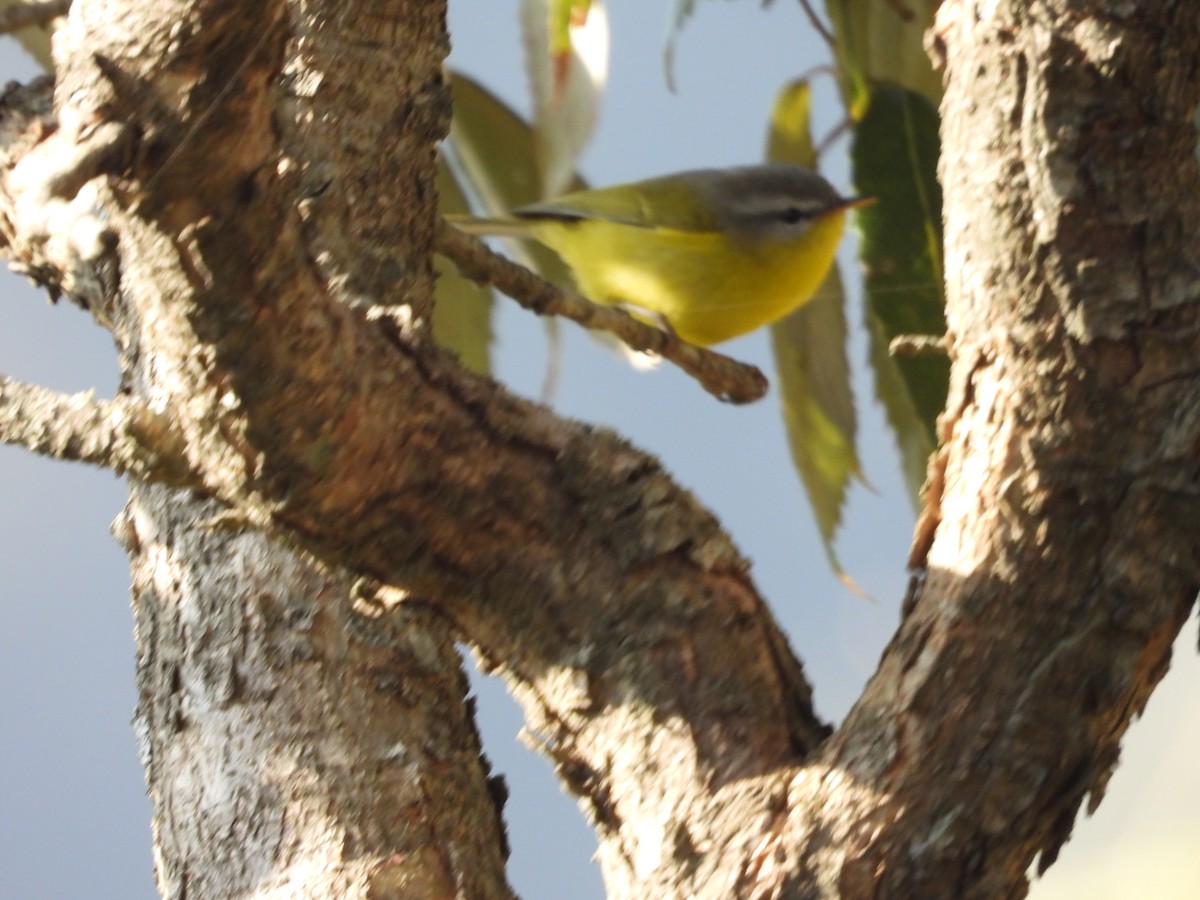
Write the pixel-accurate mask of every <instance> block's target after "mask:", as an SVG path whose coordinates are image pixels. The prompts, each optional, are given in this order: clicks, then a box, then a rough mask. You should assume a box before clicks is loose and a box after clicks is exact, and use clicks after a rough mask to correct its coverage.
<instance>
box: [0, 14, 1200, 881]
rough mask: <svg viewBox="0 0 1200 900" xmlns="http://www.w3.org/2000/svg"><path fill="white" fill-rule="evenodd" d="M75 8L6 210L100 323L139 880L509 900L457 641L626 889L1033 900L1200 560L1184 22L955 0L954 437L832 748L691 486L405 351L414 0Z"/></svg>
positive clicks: (951, 17)
mask: <svg viewBox="0 0 1200 900" xmlns="http://www.w3.org/2000/svg"><path fill="white" fill-rule="evenodd" d="M70 21H71V24H70V26H69V28H68V30H67V32H66V33H65V34H64V35H63V36H62V41H61V43H60V44H59V45H58V47H57V61H58V67H59V81H58V84H57V86H56V89H55V100H56V113H57V129H54V128H49V127H46V124H47V123H48V122H50V117H49V116H48V114H47V111H46V109H45V108H44V102H45V99H46V98H45V90H44V89H42V90H41V92H40V93H39V90H38V89H32V90H29V91H18V92H15V93H11V94H10V95H9V96H8V97H7V98H6V99H7V102H8V109H7V111H6V118H5V120H4V124H5V130H4V131H3V133H0V140H2V142H3V151H4V153H5V167H4V168H5V171H6V172H7V173H8V177H7V178H6V180H5V182H4V184H3V189H2V190H0V206H2V211H3V213H4V217H3V220H4V223H5V226H4V230H5V236H6V238H7V242H8V248H7V250H8V253H9V255H10V257H12V258H14V259H16V260H18V261H20V262H21V263H22V264H23V265H25V266H26V267H27V269H28V270H29V271H31V272H33V273H35V274H36V275H37V277H39V278H41V279H43V280H45V281H47V282H48V283H49V284H50V285H51V286H52V287H54V288H56V289H63V290H66V291H68V292H69V293H70V294H72V295H73V296H75V297H76V298H78V299H80V300H81V301H83V302H86V303H87V304H89V306H90V307H91V308H92V309H93V310H94V311H95V313H96V315H97V317H98V318H99V319H100V320H101V321H102V322H104V323H106V324H107V325H108V326H109V327H111V328H112V330H113V333H114V335H115V336H116V338H117V340H118V343H119V345H120V347H121V350H122V355H123V356H122V358H123V363H124V365H125V370H126V383H127V385H128V390H129V398H128V405H129V407H130V408H133V409H134V412H133V413H130V416H129V418H128V419H123V418H121V417H120V416H116V415H114V416H113V417H112V420H111V422H110V424H109V426H108V427H111V428H112V429H114V431H115V432H118V434H117V437H119V438H121V440H123V441H124V442H125V443H121V441H116V442H115V443H114V445H113V448H110V451H111V454H112V458H111V459H110V460H109V462H108V464H110V465H113V466H114V467H116V468H119V469H123V468H127V467H130V466H131V467H132V469H133V471H134V472H135V473H136V474H138V475H139V476H140V480H139V481H137V482H135V484H134V487H133V489H132V496H131V500H130V504H129V507H128V509H127V511H126V514H125V516H124V517H123V519H122V522H121V523H120V527H119V529H118V537H119V538H120V539H121V540H122V541H123V543H124V545H125V546H126V547H127V549H128V550H129V552H130V556H131V560H132V568H133V581H134V599H135V615H136V622H137V638H138V685H139V690H140V702H139V713H138V725H139V729H140V734H139V739H140V741H141V743H142V746H143V748H144V751H145V752H144V757H145V762H146V766H147V775H148V779H149V783H150V790H151V796H152V798H153V800H154V810H155V858H156V862H157V867H158V877H159V883H160V886H161V888H162V890H163V893H164V894H165V895H166V896H170V897H180V898H182V897H190V898H194V897H222V896H243V895H250V894H254V895H256V896H258V895H264V896H266V895H271V896H312V897H354V896H370V897H450V896H456V895H457V896H463V897H471V898H476V897H494V896H506V895H508V894H509V893H510V891H509V888H508V887H507V885H506V882H505V878H504V872H503V857H504V850H503V842H504V838H503V834H502V827H501V826H500V824H499V821H500V820H499V817H498V815H497V805H498V799H497V798H498V792H497V791H496V790H494V787H495V786H494V784H490V783H489V781H488V773H487V767H486V763H485V762H484V761H483V760H482V759H481V757H480V754H479V747H478V738H477V736H476V733H475V729H474V723H473V720H472V717H471V711H470V707H469V704H468V703H467V701H466V699H465V691H466V686H465V679H464V677H463V674H462V671H461V665H460V661H459V659H458V657H457V655H456V652H455V650H454V647H453V644H452V639H453V638H454V637H462V638H464V639H466V640H468V641H470V642H472V643H473V644H475V645H476V646H477V647H478V648H479V650H480V652H481V654H482V655H483V656H484V658H485V659H487V660H488V661H489V662H490V663H491V664H492V665H494V666H495V667H496V668H497V669H498V670H499V671H500V672H501V673H502V674H503V675H504V676H505V677H506V678H507V679H508V681H509V683H510V685H511V687H512V689H513V692H514V694H515V695H516V696H517V698H518V699H519V700H520V702H521V703H522V704H523V705H524V706H525V709H526V713H527V717H528V720H529V724H530V727H531V730H532V731H533V732H534V733H536V734H537V735H539V736H540V738H541V739H542V740H543V741H544V749H545V751H546V753H547V755H548V756H549V757H551V759H552V760H553V762H554V764H555V765H556V766H557V769H558V771H559V773H560V774H561V775H562V777H563V779H564V781H565V782H566V783H567V785H568V786H569V787H570V788H571V789H572V790H574V791H575V792H577V793H578V794H579V795H581V796H582V797H584V798H585V799H586V800H587V801H588V805H589V808H590V810H591V812H592V816H591V818H592V820H593V823H594V825H595V827H596V829H597V832H598V834H599V839H600V858H601V861H602V864H603V867H604V874H605V878H606V880H607V883H608V887H609V891H610V893H611V894H612V896H614V897H628V898H644V897H655V898H667V897H711V898H725V897H736V896H744V897H782V896H787V897H801V896H802V897H810V896H811V897H818V896H826V897H834V896H848V897H997V896H1017V895H1021V894H1023V893H1024V891H1025V890H1026V887H1027V884H1026V880H1025V872H1026V871H1027V869H1028V866H1029V865H1030V863H1031V861H1032V860H1033V859H1034V857H1035V855H1036V854H1038V853H1039V852H1040V853H1042V854H1043V855H1042V861H1043V864H1045V863H1046V862H1048V861H1049V860H1052V859H1053V857H1054V855H1055V853H1056V852H1057V850H1058V848H1059V846H1060V845H1061V843H1062V841H1063V840H1065V839H1066V837H1067V836H1068V835H1069V832H1070V828H1071V823H1072V822H1073V820H1074V817H1075V815H1076V814H1077V812H1078V810H1079V807H1080V805H1081V803H1082V802H1083V800H1084V798H1085V797H1087V796H1088V795H1090V796H1091V797H1092V802H1093V803H1095V802H1097V801H1098V798H1099V796H1100V795H1101V794H1102V792H1103V788H1104V785H1105V783H1106V781H1107V778H1108V777H1109V775H1110V774H1111V772H1112V768H1113V766H1114V765H1115V762H1116V759H1117V752H1118V741H1119V739H1120V737H1121V735H1122V733H1123V731H1124V729H1125V727H1126V726H1127V725H1128V723H1129V721H1130V719H1131V718H1132V717H1133V716H1134V715H1135V714H1136V713H1137V712H1138V711H1139V710H1140V709H1141V708H1142V706H1143V704H1144V703H1145V700H1146V698H1147V696H1148V694H1149V692H1150V690H1151V689H1152V688H1153V686H1154V684H1155V683H1156V682H1157V680H1158V679H1159V678H1160V677H1161V676H1162V674H1163V673H1164V671H1165V670H1166V667H1167V663H1168V659H1169V653H1170V647H1171V643H1172V640H1173V638H1174V637H1175V635H1176V633H1177V632H1178V630H1179V628H1180V627H1181V625H1182V623H1183V621H1184V620H1185V618H1186V616H1187V613H1188V610H1189V609H1190V607H1191V604H1192V602H1193V600H1194V598H1195V595H1196V591H1197V587H1198V585H1200V553H1198V547H1197V539H1198V535H1197V529H1196V527H1195V523H1196V522H1197V521H1200V503H1198V498H1197V493H1198V490H1200V488H1198V475H1200V383H1198V382H1200V375H1198V374H1197V373H1198V371H1200V367H1198V366H1197V365H1196V360H1197V359H1200V321H1198V312H1200V258H1198V254H1200V251H1198V250H1197V247H1200V241H1198V238H1200V234H1198V228H1197V226H1198V221H1200V220H1198V216H1197V203H1198V200H1200V191H1198V190H1197V188H1198V187H1200V182H1198V179H1197V168H1196V162H1195V158H1194V156H1193V150H1194V144H1195V137H1196V133H1195V127H1194V125H1193V124H1192V115H1193V113H1194V111H1195V107H1196V104H1197V101H1198V99H1200V72H1198V68H1197V67H1198V60H1200V8H1198V7H1197V6H1196V5H1195V4H1194V3H1192V2H1190V0H1178V2H1165V0H1159V2H1152V3H1142V4H1136V5H1134V4H1129V3H1124V2H1122V3H1118V2H1116V0H1109V2H1102V0H1096V2H1090V3H1089V2H1062V3H1057V4H1026V3H1021V2H1016V0H999V2H991V3H969V2H964V3H947V4H946V5H945V6H944V7H943V9H942V10H941V13H940V15H939V20H938V26H937V34H936V37H935V41H934V43H935V45H936V46H937V49H938V50H939V51H940V52H942V53H944V55H945V59H946V77H947V91H946V95H945V102H944V104H943V120H944V129H943V131H944V135H943V137H944V140H943V153H944V158H943V163H942V168H941V173H942V179H943V183H944V187H945V197H946V273H947V280H948V285H949V300H950V308H949V321H950V337H951V339H952V354H953V358H954V368H953V383H952V389H951V396H950V401H949V407H948V410H947V412H946V414H945V416H944V418H943V421H942V426H941V427H942V437H943V441H944V447H943V448H942V450H941V451H940V453H939V455H938V457H937V459H936V460H935V462H934V464H933V466H932V468H931V471H932V472H933V477H932V479H931V484H930V495H929V509H928V511H927V514H926V517H925V518H924V520H923V522H922V524H921V526H920V528H919V531H918V537H917V541H916V545H915V548H914V564H915V566H916V567H917V568H918V572H919V574H920V576H921V577H920V578H919V579H918V580H917V581H915V582H914V584H915V588H914V591H913V593H912V596H910V598H909V603H908V604H907V605H906V609H905V615H904V620H903V623H902V625H901V628H900V630H899V631H898V633H897V635H896V637H895V638H894V639H893V641H892V643H891V644H890V646H889V647H888V648H887V650H886V652H885V654H884V657H883V659H882V661H881V663H880V668H879V671H878V672H877V674H876V676H875V677H874V678H873V679H872V681H871V683H870V684H869V685H868V687H867V689H866V691H865V692H864V695H863V697H862V698H861V700H860V701H859V703H858V704H857V705H856V706H855V707H854V709H853V711H852V712H851V714H850V715H849V717H848V718H847V720H846V722H845V723H843V725H842V726H841V728H839V729H838V730H837V731H836V732H835V733H833V734H832V736H830V735H829V732H828V729H827V728H826V727H825V726H824V725H823V724H822V723H821V722H820V721H819V720H817V718H816V717H815V715H814V714H813V711H812V707H811V702H810V691H809V687H808V685H807V683H806V681H805V679H804V676H803V672H802V670H801V668H800V665H799V663H798V662H796V660H795V659H794V658H793V656H792V655H791V652H790V650H789V649H788V647H787V645H786V642H785V641H784V639H783V638H782V636H781V634H780V633H779V631H778V628H777V627H776V625H775V624H774V622H773V620H772V618H771V616H770V614H769V612H768V611H767V609H766V607H765V606H764V605H763V603H762V601H761V600H760V598H759V597H758V595H757V593H756V592H755V589H754V586H753V584H752V583H751V581H750V579H749V577H748V575H747V573H746V566H745V563H744V562H743V560H742V559H741V557H740V556H739V555H738V553H737V552H736V550H735V549H734V548H733V547H732V546H731V545H730V543H729V541H728V539H727V538H726V537H725V536H724V535H723V533H722V532H721V531H720V530H719V528H718V527H717V526H716V523H715V522H714V521H713V520H712V518H711V516H710V515H708V514H707V513H706V512H705V511H704V510H703V509H702V508H700V507H699V506H698V505H697V504H696V503H695V501H694V500H693V498H691V497H690V496H689V495H688V494H687V493H686V492H684V491H682V490H680V489H679V488H678V487H676V486H675V485H674V484H673V483H672V482H671V481H670V480H669V478H667V476H666V475H665V474H664V473H663V472H662V471H661V470H660V469H659V467H658V465H657V463H655V462H654V461H653V460H652V459H649V458H647V457H645V456H643V455H641V454H639V453H638V452H636V451H635V450H633V449H631V448H629V447H628V446H626V445H625V444H623V443H621V442H620V441H619V440H617V439H615V438H613V437H612V436H611V435H609V434H607V433H605V432H602V431H597V430H592V429H588V428H586V427H583V426H579V425H577V424H573V423H569V422H564V421H561V420H558V419H555V418H554V417H552V416H550V415H548V414H547V413H546V412H545V411H544V410H541V409H539V408H536V407H533V406H530V405H528V404H524V403H522V402H521V401H519V400H515V399H513V398H511V397H509V396H507V395H506V394H505V393H504V392H503V391H502V390H501V389H499V388H497V387H496V386H494V385H491V384H489V383H487V382H484V381H482V380H479V379H476V378H474V377H473V376H471V375H469V374H467V373H465V372H463V371H462V370H461V369H459V368H458V367H457V366H456V365H455V363H454V362H453V360H450V359H448V358H446V357H445V356H444V355H442V354H441V353H440V352H439V351H438V350H437V349H436V348H434V347H432V346H431V345H430V343H429V341H428V338H427V329H425V328H424V327H423V324H422V322H423V319H424V317H425V315H426V313H427V311H428V308H429V304H430V302H431V293H432V292H431V284H432V281H431V269H430V252H431V246H432V235H433V223H434V206H435V197H434V191H433V188H432V185H433V180H434V168H433V145H434V142H435V141H436V140H437V139H438V138H439V137H440V136H441V135H442V134H443V132H444V130H445V127H446V124H447V119H448V111H449V108H448V97H447V94H446V91H445V88H444V86H443V84H442V80H441V73H440V67H441V64H442V60H443V57H444V55H445V51H446V35H445V32H444V4H442V3H437V2H423V0H377V2H374V3H371V2H367V3H351V4H347V3H320V2H315V0H313V2H300V0H296V2H292V3H286V2H284V0H273V2H265V3H264V2H254V3H246V2H235V0H206V2H204V0H202V2H183V0H179V2H158V3H154V4H145V3H136V2H118V0H110V2H105V3H100V2H83V0H80V2H77V3H76V5H75V8H74V9H73V10H72V12H71V20H70ZM39 102H41V103H42V104H43V106H42V107H41V108H39V105H38V104H39ZM14 166H15V168H14ZM97 211H102V215H98V214H97ZM366 304H383V305H385V306H387V307H389V308H388V309H387V310H386V311H385V314H384V315H382V316H378V315H372V316H367V315H366V314H365V312H364V308H363V307H364V306H365V305H366ZM6 403H7V398H6V395H5V394H4V393H3V392H2V391H0V408H4V409H5V410H6V409H7V407H6ZM120 408H121V409H125V408H126V407H120ZM31 409H32V407H31ZM26 413H28V411H26ZM26 413H22V415H26ZM35 414H36V410H35V411H34V412H33V413H28V415H26V417H27V418H32V417H33V416H34V415H35ZM47 418H49V417H47ZM101 424H103V423H101ZM0 426H4V427H5V429H6V432H5V433H6V435H8V436H9V439H16V438H14V437H13V435H14V434H15V433H16V432H15V431H12V430H10V429H9V427H8V425H7V423H6V422H5V421H4V420H3V419H0ZM52 426H53V427H57V428H60V429H64V430H65V429H68V428H70V427H74V425H73V423H72V421H70V420H68V419H63V420H62V421H60V422H58V423H57V425H55V423H52V422H48V423H47V428H51V429H52ZM93 427H95V428H99V427H100V425H98V424H95V423H93ZM24 442H25V443H27V444H28V445H30V446H34V445H37V446H41V445H40V444H38V443H37V441H35V440H34V439H33V438H26V439H24ZM44 443H46V444H47V445H53V446H57V447H59V451H58V452H60V453H62V454H63V455H74V456H76V457H79V458H88V459H93V460H94V461H104V457H105V452H106V451H104V450H103V448H101V449H97V446H96V445H91V444H89V445H86V446H82V448H81V445H80V444H78V443H75V444H71V443H70V442H58V443H56V442H54V441H44ZM63 447H65V448H66V449H65V450H64V449H62V448H63ZM114 448H115V449H114ZM122 448H124V449H122ZM130 448H133V449H132V450H131V449H130ZM138 448H141V449H140V450H139V449H138ZM126 450H128V451H129V452H130V453H131V454H132V455H131V456H129V457H128V458H126V457H125V456H121V457H120V459H121V460H124V461H122V462H117V461H115V460H116V459H117V456H118V455H119V454H118V451H121V452H125V451H126ZM139 454H140V455H139ZM130 459H132V460H133V462H132V463H131V462H129V460H130ZM348 572H352V573H355V574H354V575H349V574H346V573H348ZM489 787H491V788H493V789H492V790H489Z"/></svg>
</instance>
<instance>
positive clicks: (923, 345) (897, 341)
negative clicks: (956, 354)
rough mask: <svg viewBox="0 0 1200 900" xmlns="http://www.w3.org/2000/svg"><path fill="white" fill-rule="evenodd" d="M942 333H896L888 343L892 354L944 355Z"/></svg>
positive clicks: (944, 347)
mask: <svg viewBox="0 0 1200 900" xmlns="http://www.w3.org/2000/svg"><path fill="white" fill-rule="evenodd" d="M947 352H948V350H947V348H946V336H945V335H944V334H898V335H896V336H895V337H894V338H892V342H891V343H890V344H888V353H890V354H891V355H892V356H945V355H946V353H947Z"/></svg>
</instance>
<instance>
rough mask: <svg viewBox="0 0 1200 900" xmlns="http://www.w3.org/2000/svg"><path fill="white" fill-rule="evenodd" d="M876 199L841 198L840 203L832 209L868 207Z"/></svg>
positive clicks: (876, 198)
mask: <svg viewBox="0 0 1200 900" xmlns="http://www.w3.org/2000/svg"><path fill="white" fill-rule="evenodd" d="M878 199H879V198H878V197H843V198H842V202H841V203H839V204H838V205H837V206H835V207H834V209H837V210H841V209H859V208H861V207H863V206H870V205H871V204H872V203H874V202H875V201H877V200H878Z"/></svg>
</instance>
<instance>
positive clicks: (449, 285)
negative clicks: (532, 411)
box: [433, 156, 493, 375]
mask: <svg viewBox="0 0 1200 900" xmlns="http://www.w3.org/2000/svg"><path fill="white" fill-rule="evenodd" d="M437 188H438V201H439V209H440V211H441V212H442V213H443V214H445V213H466V212H470V209H469V207H468V204H467V198H466V196H465V195H464V194H463V191H462V188H460V187H459V186H458V182H457V181H455V179H454V173H453V172H451V171H450V167H449V166H448V165H447V164H446V160H445V159H443V158H442V157H440V156H439V157H438V172H437ZM433 268H434V271H435V273H436V274H437V296H436V298H435V300H436V302H435V305H434V308H433V336H434V339H435V340H437V342H438V343H439V344H440V345H441V346H443V347H445V348H447V349H448V350H451V351H453V352H454V353H455V354H457V355H458V358H459V360H460V361H461V362H462V364H463V365H464V366H466V367H467V368H468V369H470V370H472V371H473V372H478V373H480V374H482V375H489V374H491V370H492V362H491V345H492V337H493V335H492V292H491V291H490V290H489V289H488V288H485V287H481V286H480V285H477V284H475V282H473V281H470V280H468V279H466V278H463V277H462V276H460V275H459V274H458V270H457V269H455V268H454V266H453V265H452V264H451V263H450V262H449V260H447V259H445V258H443V257H442V256H440V255H435V256H434V258H433Z"/></svg>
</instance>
